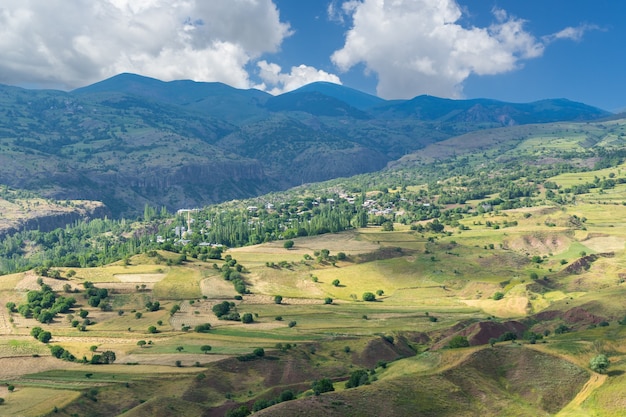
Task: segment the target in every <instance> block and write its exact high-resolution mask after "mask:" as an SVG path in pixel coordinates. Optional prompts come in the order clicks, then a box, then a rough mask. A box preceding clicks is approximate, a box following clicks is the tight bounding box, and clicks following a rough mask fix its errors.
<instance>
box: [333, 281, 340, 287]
mask: <svg viewBox="0 0 626 417" xmlns="http://www.w3.org/2000/svg"><path fill="white" fill-rule="evenodd" d="M339 283H340V281H339V280H338V279H335V280H333V287H338V286H339Z"/></svg>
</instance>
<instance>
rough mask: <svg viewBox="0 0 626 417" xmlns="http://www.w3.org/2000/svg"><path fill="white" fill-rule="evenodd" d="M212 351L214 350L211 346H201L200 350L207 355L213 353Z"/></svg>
mask: <svg viewBox="0 0 626 417" xmlns="http://www.w3.org/2000/svg"><path fill="white" fill-rule="evenodd" d="M211 349H213V348H212V347H211V346H210V345H202V346H200V350H201V351H203V352H204V354H205V355H206V354H207V353H209V352H210V351H211Z"/></svg>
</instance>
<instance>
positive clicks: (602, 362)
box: [589, 354, 611, 374]
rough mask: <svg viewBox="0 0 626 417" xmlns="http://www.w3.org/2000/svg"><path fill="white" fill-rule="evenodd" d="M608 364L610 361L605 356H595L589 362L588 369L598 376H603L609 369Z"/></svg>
mask: <svg viewBox="0 0 626 417" xmlns="http://www.w3.org/2000/svg"><path fill="white" fill-rule="evenodd" d="M610 364H611V361H610V360H609V358H608V357H607V356H606V355H605V354H600V355H598V356H595V357H593V358H592V359H591V361H589V367H590V368H591V370H592V371H594V372H597V373H599V374H605V373H606V372H607V370H608V369H609V365H610Z"/></svg>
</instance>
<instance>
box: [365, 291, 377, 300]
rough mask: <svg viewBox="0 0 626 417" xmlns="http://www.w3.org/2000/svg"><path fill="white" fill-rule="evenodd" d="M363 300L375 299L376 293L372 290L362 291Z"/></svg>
mask: <svg viewBox="0 0 626 417" xmlns="http://www.w3.org/2000/svg"><path fill="white" fill-rule="evenodd" d="M363 301H376V295H374V293H372V292H369V291H368V292H364V293H363Z"/></svg>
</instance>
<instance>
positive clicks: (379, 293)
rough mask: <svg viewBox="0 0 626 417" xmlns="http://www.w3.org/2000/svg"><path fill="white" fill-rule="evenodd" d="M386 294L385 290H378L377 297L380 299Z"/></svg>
mask: <svg viewBox="0 0 626 417" xmlns="http://www.w3.org/2000/svg"><path fill="white" fill-rule="evenodd" d="M384 293H385V292H384V291H383V290H376V295H377V296H379V297H380V296H381V295H383V294H384Z"/></svg>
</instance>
